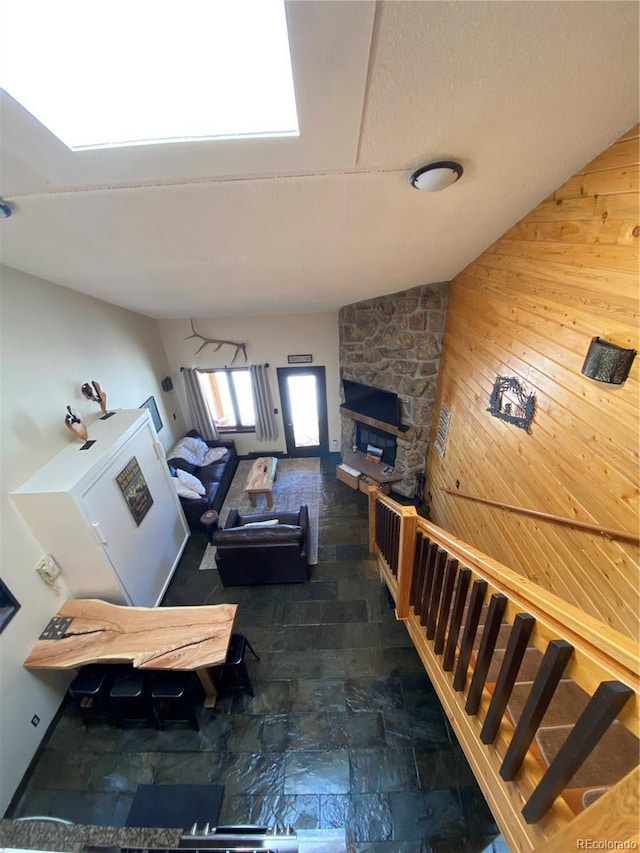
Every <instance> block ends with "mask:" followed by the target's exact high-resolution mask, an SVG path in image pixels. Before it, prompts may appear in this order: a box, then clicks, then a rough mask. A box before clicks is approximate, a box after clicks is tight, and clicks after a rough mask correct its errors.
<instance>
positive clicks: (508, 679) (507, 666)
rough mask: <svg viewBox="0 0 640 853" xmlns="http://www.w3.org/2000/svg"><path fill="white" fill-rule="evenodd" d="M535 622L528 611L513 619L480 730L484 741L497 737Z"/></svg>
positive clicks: (492, 740)
mask: <svg viewBox="0 0 640 853" xmlns="http://www.w3.org/2000/svg"><path fill="white" fill-rule="evenodd" d="M535 624H536V620H535V619H534V618H533V616H530V615H529V614H528V613H518V614H517V616H516V618H515V619H514V620H513V627H512V629H511V633H510V634H509V642H508V643H507V650H506V652H505V655H504V660H503V661H502V666H501V667H500V672H499V673H498V679H497V681H496V686H495V689H494V691H493V696H492V697H491V703H490V704H489V710H488V711H487V716H486V717H485V721H484V724H483V726H482V731H481V732H480V740H481V741H482V743H493V742H494V740H495V738H496V735H497V733H498V728H499V727H500V722H501V720H502V716H503V714H504V712H505V708H506V707H507V702H508V701H509V697H510V696H511V691H512V690H513V685H514V684H515V681H516V677H517V675H518V671H519V669H520V664H521V663H522V659H523V657H524V653H525V651H526V649H527V644H528V642H529V637H530V636H531V632H532V631H533V626H534V625H535Z"/></svg>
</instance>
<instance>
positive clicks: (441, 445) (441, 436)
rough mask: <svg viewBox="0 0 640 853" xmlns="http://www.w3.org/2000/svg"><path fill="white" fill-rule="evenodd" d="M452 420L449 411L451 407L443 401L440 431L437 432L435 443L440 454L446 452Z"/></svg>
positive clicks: (439, 419) (439, 422)
mask: <svg viewBox="0 0 640 853" xmlns="http://www.w3.org/2000/svg"><path fill="white" fill-rule="evenodd" d="M450 420H451V412H450V411H449V407H448V406H447V405H446V403H442V405H441V406H440V417H439V418H438V432H437V433H436V440H435V441H434V443H433V446H434V447H435V449H436V450H437V452H438V455H440V456H444V452H445V450H446V448H447V437H448V435H449V422H450Z"/></svg>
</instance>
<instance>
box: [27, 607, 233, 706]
mask: <svg viewBox="0 0 640 853" xmlns="http://www.w3.org/2000/svg"><path fill="white" fill-rule="evenodd" d="M236 609H237V605H236V604H215V605H209V606H203V607H122V606H119V605H117V604H109V603H107V602H106V601H100V600H98V599H95V598H76V599H68V600H67V601H65V603H64V604H63V605H62V607H61V608H60V610H59V611H58V613H57V614H56V616H54V618H53V619H52V620H51V622H50V623H49V625H48V626H47V628H46V629H45V631H43V635H46V636H52V639H43V637H42V636H41V637H40V639H39V640H38V642H37V643H36V644H35V646H34V647H33V649H32V650H31V653H30V654H29V656H28V657H27V659H26V660H25V662H24V665H25V667H27V668H28V669H76V668H78V667H80V666H84V665H85V664H88V663H130V664H132V665H133V666H134V667H137V668H139V669H179V670H190V671H195V672H196V674H197V675H198V677H199V679H200V682H201V684H202V686H203V687H204V690H205V694H206V696H205V702H204V705H205V708H213V707H214V705H215V704H216V699H217V691H216V688H215V684H214V682H213V678H212V677H211V673H210V671H209V669H210V667H212V666H217V665H218V664H221V663H224V660H225V658H226V655H227V649H228V646H229V640H230V639H231V629H232V628H233V620H234V618H235V615H236Z"/></svg>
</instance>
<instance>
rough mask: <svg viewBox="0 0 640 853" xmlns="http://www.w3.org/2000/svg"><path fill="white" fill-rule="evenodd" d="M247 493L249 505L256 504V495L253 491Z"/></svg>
mask: <svg viewBox="0 0 640 853" xmlns="http://www.w3.org/2000/svg"><path fill="white" fill-rule="evenodd" d="M247 494H248V495H249V503H250V504H251V506H255V505H256V495H255V494H254V493H253V492H247Z"/></svg>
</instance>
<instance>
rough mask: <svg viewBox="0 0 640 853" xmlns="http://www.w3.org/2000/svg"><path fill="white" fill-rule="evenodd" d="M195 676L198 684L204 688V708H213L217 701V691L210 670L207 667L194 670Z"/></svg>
mask: <svg viewBox="0 0 640 853" xmlns="http://www.w3.org/2000/svg"><path fill="white" fill-rule="evenodd" d="M196 675H197V676H198V678H199V679H200V684H202V686H203V687H204V692H205V693H206V696H205V697H204V707H205V708H215V706H216V702H217V700H218V691H217V689H216V685H215V683H214V681H213V678H212V676H211V670H210V669H209V668H207V667H203V668H202V669H196Z"/></svg>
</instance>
